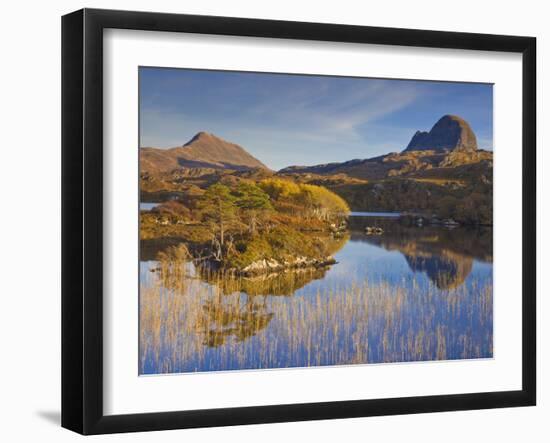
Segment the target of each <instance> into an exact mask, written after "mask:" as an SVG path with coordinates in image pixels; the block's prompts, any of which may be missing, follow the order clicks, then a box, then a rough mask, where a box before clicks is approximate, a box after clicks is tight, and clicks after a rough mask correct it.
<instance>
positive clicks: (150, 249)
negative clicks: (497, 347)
mask: <svg viewBox="0 0 550 443" xmlns="http://www.w3.org/2000/svg"><path fill="white" fill-rule="evenodd" d="M493 149H494V146H493V85H492V84H486V83H460V82H442V81H424V80H401V79H378V78H356V77H337V76H321V75H297V74H280V73H277V74H273V73H253V72H234V71H213V70H194V69H175V68H161V67H140V68H139V162H140V164H139V169H140V172H139V174H140V175H139V195H140V197H139V198H140V210H139V227H140V228H139V236H140V238H139V242H140V263H139V269H140V272H139V279H140V281H139V287H140V291H139V374H140V375H155V374H174V373H188V372H206V371H230V370H250V369H256V370H258V369H280V368H297V367H300V368H304V367H320V366H335V365H352V364H374V363H376V364H380V363H388V364H389V363H398V362H420V361H424V362H426V361H436V360H458V359H483V358H492V357H493V264H492V262H493V229H492V226H493V178H492V177H493ZM136 216H137V215H136Z"/></svg>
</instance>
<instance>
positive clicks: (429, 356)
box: [140, 213, 493, 374]
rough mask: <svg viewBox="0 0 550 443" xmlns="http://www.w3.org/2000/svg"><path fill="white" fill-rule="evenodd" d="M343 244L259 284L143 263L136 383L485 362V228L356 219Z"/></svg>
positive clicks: (488, 324) (488, 256)
mask: <svg viewBox="0 0 550 443" xmlns="http://www.w3.org/2000/svg"><path fill="white" fill-rule="evenodd" d="M366 226H378V227H382V228H383V231H384V233H383V234H382V235H378V236H369V235H366V234H365V227H366ZM340 243H341V244H340V245H339V247H340V249H339V250H338V251H337V252H336V253H335V254H334V257H335V259H336V260H337V263H336V264H335V265H332V266H330V267H328V268H324V269H321V270H306V271H300V272H287V273H283V274H279V275H271V276H262V277H259V278H257V279H254V280H242V279H240V280H238V281H236V280H230V281H229V280H227V279H226V280H224V279H220V278H219V277H213V276H204V275H199V273H198V272H197V270H196V269H195V268H194V266H193V265H192V264H190V263H187V264H186V265H185V266H180V267H179V268H178V267H177V266H173V267H172V268H170V269H171V270H170V272H164V271H163V272H161V271H160V268H159V266H160V265H159V263H158V262H156V261H154V260H150V258H151V254H147V255H148V257H145V256H142V261H141V263H140V288H141V290H140V373H141V374H158V373H177V372H190V371H223V370H232V369H260V368H283V367H303V366H322V365H341V364H365V363H385V362H386V363H390V362H405V361H425V360H451V359H472V358H490V357H492V355H493V317H492V315H493V308H492V306H493V289H492V288H493V287H492V275H493V265H492V230H491V229H490V228H484V229H466V228H462V227H460V228H455V229H452V230H449V229H446V228H443V227H408V226H404V225H402V224H401V223H400V222H399V221H398V220H397V219H396V216H395V214H393V213H382V214H373V213H352V215H351V217H350V235H349V237H346V238H343V239H341V240H340ZM142 250H143V249H142Z"/></svg>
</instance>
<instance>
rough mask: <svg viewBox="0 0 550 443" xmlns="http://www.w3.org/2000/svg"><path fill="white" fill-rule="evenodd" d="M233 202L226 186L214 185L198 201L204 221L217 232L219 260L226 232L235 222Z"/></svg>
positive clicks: (232, 197)
mask: <svg viewBox="0 0 550 443" xmlns="http://www.w3.org/2000/svg"><path fill="white" fill-rule="evenodd" d="M235 200H236V199H235V197H234V196H233V194H231V190H230V189H229V188H228V187H227V186H225V185H222V184H220V183H216V184H213V185H211V186H210V187H208V189H207V190H206V192H205V193H204V195H203V196H202V198H201V201H200V208H201V210H202V213H203V218H204V220H205V221H207V222H209V223H211V224H212V225H213V226H214V227H215V229H216V230H217V232H218V237H219V240H218V241H219V246H220V249H219V251H218V252H219V253H218V255H219V258H221V248H223V246H224V243H225V233H226V230H227V228H228V227H229V226H230V225H231V224H232V223H233V222H234V221H235V215H236V211H237V206H236V205H235Z"/></svg>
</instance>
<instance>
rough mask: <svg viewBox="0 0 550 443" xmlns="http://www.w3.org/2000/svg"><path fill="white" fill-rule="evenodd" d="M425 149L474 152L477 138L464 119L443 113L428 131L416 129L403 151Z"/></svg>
mask: <svg viewBox="0 0 550 443" xmlns="http://www.w3.org/2000/svg"><path fill="white" fill-rule="evenodd" d="M426 150H433V151H440V152H441V151H460V152H474V151H476V150H477V139H476V136H475V134H474V131H472V128H471V127H470V125H469V124H468V122H466V121H465V120H464V119H462V118H460V117H458V116H456V115H444V116H443V117H441V118H440V119H439V121H438V122H437V123H436V124H435V125H434V126H433V128H432V129H431V130H430V132H422V131H416V133H415V134H414V135H413V137H412V139H411V141H410V142H409V144H408V146H407V148H406V149H405V151H404V152H408V151H426Z"/></svg>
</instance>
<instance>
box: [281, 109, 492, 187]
mask: <svg viewBox="0 0 550 443" xmlns="http://www.w3.org/2000/svg"><path fill="white" fill-rule="evenodd" d="M492 159H493V153H492V152H489V151H483V150H478V149H477V141H476V136H475V134H474V132H473V131H472V129H471V127H470V125H469V124H468V123H467V122H466V121H465V120H464V119H462V118H460V117H457V116H453V115H445V116H443V117H442V118H441V119H439V121H438V122H437V123H436V124H435V125H434V126H433V128H432V129H431V130H430V132H419V131H417V132H416V133H415V134H414V135H413V137H412V139H411V141H410V143H409V145H408V146H407V148H406V149H405V150H403V151H402V152H401V153H398V152H392V153H390V154H386V155H381V156H378V157H373V158H369V159H363V160H360V159H356V160H349V161H346V162H342V163H328V164H322V165H316V166H289V167H287V168H284V169H282V170H281V171H279V173H281V174H317V175H334V174H346V175H348V176H349V177H352V178H357V179H364V180H365V179H366V180H382V179H385V178H390V177H396V176H401V177H410V176H416V177H421V176H430V177H446V176H448V175H449V174H451V173H452V172H451V169H452V168H457V167H464V166H467V165H468V167H467V168H466V169H468V170H469V169H471V165H474V164H478V163H483V164H484V167H483V168H482V169H487V168H489V167H492ZM466 172H468V171H466Z"/></svg>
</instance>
